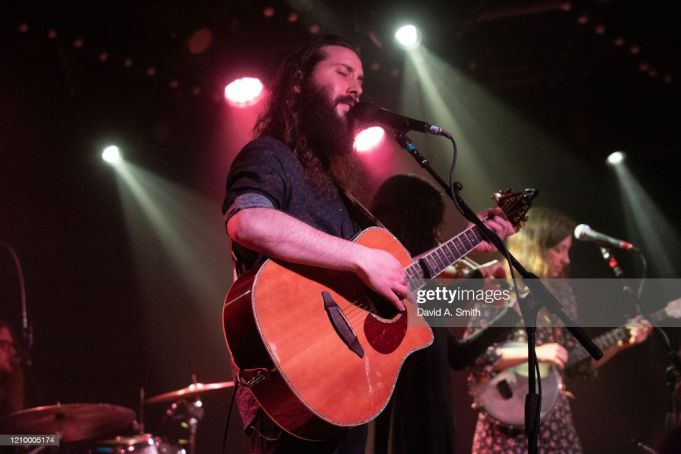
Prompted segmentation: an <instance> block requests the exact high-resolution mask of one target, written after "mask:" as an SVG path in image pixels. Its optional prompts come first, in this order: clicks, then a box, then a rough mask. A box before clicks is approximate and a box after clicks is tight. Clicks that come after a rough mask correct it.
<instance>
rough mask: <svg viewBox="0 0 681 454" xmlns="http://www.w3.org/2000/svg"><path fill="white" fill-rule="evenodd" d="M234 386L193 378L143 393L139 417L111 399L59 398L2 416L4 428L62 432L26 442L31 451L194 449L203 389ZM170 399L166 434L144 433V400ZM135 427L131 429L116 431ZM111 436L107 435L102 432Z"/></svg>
mask: <svg viewBox="0 0 681 454" xmlns="http://www.w3.org/2000/svg"><path fill="white" fill-rule="evenodd" d="M232 387H234V382H231V381H230V382H221V383H210V384H203V383H196V379H194V383H193V384H191V385H189V386H188V387H186V388H183V389H179V390H176V391H171V392H168V393H165V394H160V395H158V396H154V397H151V398H149V399H144V391H142V392H141V393H140V411H139V413H140V414H139V421H136V416H137V415H136V414H135V412H134V411H133V410H131V409H129V408H126V407H121V406H118V405H110V404H59V403H58V404H57V405H50V406H46V407H37V408H28V409H26V410H21V411H18V412H14V413H10V414H8V415H5V416H2V417H0V433H3V434H12V435H24V434H25V435H59V438H60V446H59V448H58V449H57V451H54V450H51V449H54V447H53V446H37V447H36V446H31V448H33V449H32V450H29V449H28V448H29V447H28V446H26V447H25V449H26V450H25V451H22V452H26V453H28V454H37V453H39V452H42V451H43V450H45V452H59V453H68V454H99V453H111V454H127V453H133V454H195V449H196V429H197V428H198V423H199V421H200V420H201V419H202V418H203V404H202V402H201V398H200V393H203V392H207V391H214V390H218V389H223V388H232ZM165 402H172V404H171V406H170V407H169V408H168V409H167V410H166V412H165V413H164V415H163V418H162V421H161V425H160V427H161V429H160V430H161V431H162V433H163V434H162V436H154V435H152V434H149V433H144V422H143V418H144V416H143V415H144V413H143V411H144V405H145V404H156V403H165ZM126 428H134V429H136V433H135V434H133V435H120V436H114V437H112V434H115V433H116V432H117V431H119V432H121V431H124V430H125V429H126ZM106 436H108V437H109V438H103V437H106Z"/></svg>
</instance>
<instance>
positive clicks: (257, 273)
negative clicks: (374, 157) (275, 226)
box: [223, 228, 433, 440]
mask: <svg viewBox="0 0 681 454" xmlns="http://www.w3.org/2000/svg"><path fill="white" fill-rule="evenodd" d="M355 242H357V243H360V244H362V245H365V246H368V247H372V248H379V249H383V250H385V251H387V252H390V253H391V254H392V255H394V256H395V257H396V258H397V259H398V260H399V261H400V262H401V263H402V264H403V266H405V267H406V266H408V265H410V264H411V263H412V260H411V258H410V256H409V254H408V253H407V251H406V250H405V249H404V247H403V246H402V245H401V244H400V243H399V241H397V240H396V239H395V238H394V237H393V236H392V235H391V234H390V233H388V232H387V231H385V230H383V229H379V228H370V229H367V230H365V231H363V232H362V233H360V235H359V236H358V237H357V238H356V239H355ZM376 296H377V295H375V294H372V292H370V291H369V290H368V289H367V288H366V287H365V286H364V284H363V283H362V281H361V280H360V279H359V278H358V277H357V276H356V275H355V274H354V273H347V272H338V271H333V270H324V269H319V268H313V267H307V266H302V265H293V264H290V263H285V262H280V261H276V260H271V259H270V260H267V261H266V262H265V263H264V264H263V265H262V266H261V267H260V268H257V269H254V270H251V271H250V272H248V273H246V274H244V275H243V276H241V277H240V278H239V279H238V280H237V281H236V282H235V283H234V285H233V286H232V287H231V288H230V290H229V292H228V294H227V298H226V300H225V303H224V307H223V328H224V332H225V340H226V341H227V346H228V348H229V350H230V353H231V357H232V361H233V362H234V365H235V366H236V367H237V369H238V373H239V377H238V379H239V380H240V382H241V383H242V384H245V382H247V381H250V383H249V384H248V385H246V386H249V387H250V390H251V392H252V393H253V395H254V396H255V398H256V400H257V401H258V403H259V404H260V406H261V407H262V408H263V410H264V411H265V412H266V413H267V414H268V415H269V416H270V417H271V418H272V420H273V421H275V422H276V423H277V424H278V425H279V426H280V427H281V428H282V429H284V430H286V431H287V432H289V433H291V434H293V435H295V436H297V437H300V438H304V439H308V440H323V439H328V438H331V437H333V436H336V435H338V434H340V433H342V431H344V430H346V429H349V428H352V427H356V426H359V425H361V424H365V423H367V422H368V421H370V420H372V419H374V418H375V417H376V416H378V415H379V414H380V413H381V411H382V410H383V409H384V408H385V406H386V405H387V403H388V401H389V399H390V397H391V395H392V392H393V389H394V386H395V382H396V380H397V376H398V374H399V371H400V368H401V366H402V364H403V363H404V360H405V359H406V358H407V356H409V354H411V353H412V352H414V351H416V350H419V349H422V348H424V347H427V346H428V345H430V344H431V343H432V342H433V334H432V331H431V329H430V327H429V326H428V325H427V323H426V322H425V321H424V320H423V318H421V317H420V316H418V315H417V310H416V305H415V304H414V303H413V302H409V301H407V300H404V303H405V306H406V308H407V310H406V311H405V312H404V313H399V312H397V311H396V310H394V309H393V308H392V307H387V306H386V304H387V303H386V302H385V301H383V300H382V299H381V298H377V297H376ZM329 306H337V307H336V309H340V311H342V312H343V315H342V316H341V319H342V320H340V321H338V316H336V319H334V318H333V317H332V315H331V312H332V311H333V309H332V310H329ZM360 306H361V307H360ZM368 307H372V308H373V309H374V310H372V311H369V310H367V309H368ZM334 320H335V321H334ZM343 320H346V321H347V323H348V325H349V327H351V333H350V334H351V335H352V334H353V333H354V336H356V339H355V338H354V336H350V337H348V332H347V329H346V328H347V327H348V326H347V325H346V326H343V324H344V322H343ZM353 340H354V344H353V345H352V348H351V345H350V344H352V341H353ZM357 344H358V345H359V346H357Z"/></svg>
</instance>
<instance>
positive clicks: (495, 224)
mask: <svg viewBox="0 0 681 454" xmlns="http://www.w3.org/2000/svg"><path fill="white" fill-rule="evenodd" d="M478 218H480V219H485V218H487V220H486V221H485V225H486V226H487V228H488V229H490V230H491V231H493V232H494V233H496V234H497V235H498V236H499V238H501V239H504V238H506V237H507V236H511V235H513V234H514V233H515V229H514V228H513V225H511V223H510V222H508V221H507V220H506V218H505V217H504V212H503V211H502V210H501V208H488V209H486V210H482V211H481V212H480V213H478ZM472 225H473V224H472V223H469V224H468V227H471V226H472ZM496 251H497V248H496V246H494V245H493V244H491V243H489V242H487V241H483V242H482V243H480V244H479V245H478V246H477V247H476V248H475V249H473V250H472V251H471V252H478V253H484V252H496Z"/></svg>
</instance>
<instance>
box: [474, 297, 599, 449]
mask: <svg viewBox="0 0 681 454" xmlns="http://www.w3.org/2000/svg"><path fill="white" fill-rule="evenodd" d="M553 293H554V295H556V297H557V298H558V300H559V301H560V302H561V304H562V306H563V308H564V311H565V313H566V314H567V315H568V316H569V317H570V318H572V319H573V320H575V319H576V302H575V298H574V293H573V292H572V289H571V288H570V287H569V286H568V285H567V284H564V285H561V286H560V288H558V289H556V291H555V292H553ZM478 307H479V308H480V309H481V311H482V317H480V319H481V320H489V319H490V317H491V316H493V314H494V312H495V308H494V307H491V306H490V305H484V304H481V305H479V306H478ZM550 320H552V319H549V318H548V316H547V313H546V312H545V310H544V309H542V310H541V311H540V312H539V317H538V318H537V327H538V329H537V346H539V345H542V344H545V343H553V342H555V343H559V344H561V345H563V346H564V347H565V348H566V349H567V350H568V351H570V350H571V349H572V348H574V347H576V346H577V341H575V339H574V338H573V337H572V335H571V334H569V333H568V332H567V331H565V329H564V328H559V329H554V328H551V327H552V326H557V325H558V326H562V325H559V324H557V323H552V322H551V321H550ZM480 324H484V323H480ZM481 328H482V326H475V327H469V329H468V330H467V332H466V335H470V334H472V333H473V332H476V331H479V330H480V329H481ZM508 341H516V342H527V334H526V332H525V330H524V329H517V330H514V331H513V332H512V333H511V334H510V335H509V337H508ZM498 347H499V344H495V345H493V346H491V347H490V348H488V349H487V351H486V352H485V354H484V355H482V356H481V357H479V358H478V359H477V360H476V362H475V365H474V366H473V368H472V370H471V375H470V376H469V378H468V379H469V381H471V380H475V377H480V378H487V379H490V378H492V377H493V376H494V375H495V372H494V364H496V362H497V361H498V360H499V354H498V352H497V348H498ZM589 369H590V361H589V360H586V361H584V362H582V363H580V364H579V365H578V366H577V367H576V368H575V369H574V370H572V371H567V372H568V374H569V375H570V376H575V375H580V376H587V375H589V374H590V372H589ZM568 399H569V398H568V397H567V396H566V395H564V394H561V395H560V396H559V397H558V401H557V402H556V405H555V406H554V408H553V411H552V412H551V413H550V414H548V415H546V416H545V417H544V418H543V419H542V421H541V425H540V429H539V436H538V447H539V452H540V453H542V454H549V453H551V454H558V453H560V454H581V453H582V443H581V441H580V440H579V437H578V436H577V432H576V431H575V427H574V424H573V422H572V412H571V411H570V403H569V400H568ZM472 453H473V454H498V453H503V454H515V453H518V454H521V453H522V454H524V453H527V436H526V434H525V431H524V429H509V428H507V427H504V426H501V425H499V424H497V423H495V422H494V421H492V420H491V419H489V418H488V417H487V416H486V415H485V414H484V413H480V414H479V415H478V422H477V425H476V428H475V436H474V438H473V449H472Z"/></svg>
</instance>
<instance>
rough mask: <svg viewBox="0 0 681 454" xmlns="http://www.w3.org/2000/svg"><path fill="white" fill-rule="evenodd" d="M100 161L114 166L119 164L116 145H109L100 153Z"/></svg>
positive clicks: (119, 154) (119, 158) (119, 157)
mask: <svg viewBox="0 0 681 454" xmlns="http://www.w3.org/2000/svg"><path fill="white" fill-rule="evenodd" d="M102 159H104V160H105V161H106V162H108V163H109V164H111V165H116V164H118V163H120V162H121V152H120V150H119V149H118V147H117V146H116V145H111V146H110V147H106V148H105V149H104V151H103V152H102Z"/></svg>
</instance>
